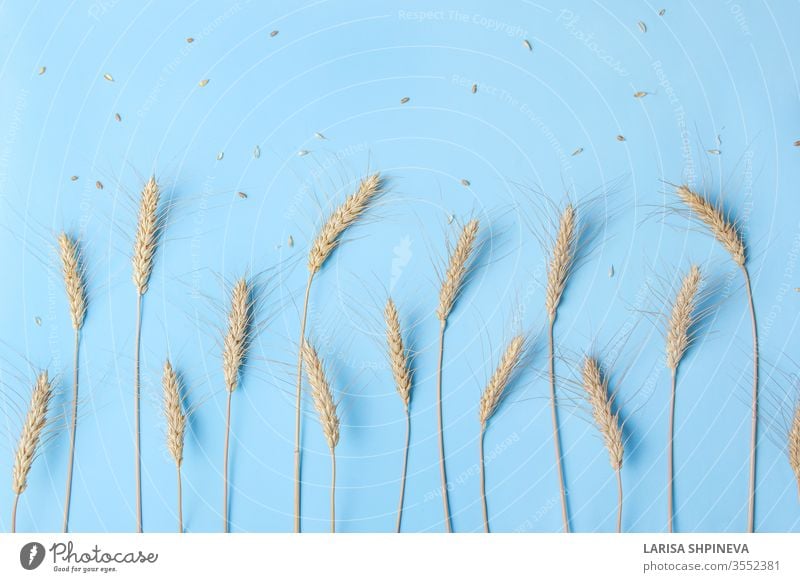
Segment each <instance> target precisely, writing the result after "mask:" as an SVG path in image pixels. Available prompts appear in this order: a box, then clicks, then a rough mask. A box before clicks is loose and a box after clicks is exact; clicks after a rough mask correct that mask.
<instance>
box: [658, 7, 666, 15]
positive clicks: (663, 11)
mask: <svg viewBox="0 0 800 582" xmlns="http://www.w3.org/2000/svg"><path fill="white" fill-rule="evenodd" d="M666 13H667V11H666V9H664V8H662V9H661V10H659V11H658V15H659V16H664V15H665V14H666Z"/></svg>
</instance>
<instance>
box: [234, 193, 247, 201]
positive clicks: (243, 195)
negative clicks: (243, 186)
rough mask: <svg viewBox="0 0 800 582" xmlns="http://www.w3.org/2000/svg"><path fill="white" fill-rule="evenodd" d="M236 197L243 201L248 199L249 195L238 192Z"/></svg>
mask: <svg viewBox="0 0 800 582" xmlns="http://www.w3.org/2000/svg"><path fill="white" fill-rule="evenodd" d="M236 195H237V196H238V197H239V198H241V199H242V200H245V199H246V198H247V194H245V193H244V192H237V193H236Z"/></svg>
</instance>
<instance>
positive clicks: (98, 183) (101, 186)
mask: <svg viewBox="0 0 800 582" xmlns="http://www.w3.org/2000/svg"><path fill="white" fill-rule="evenodd" d="M94 187H95V188H97V189H98V190H102V189H103V183H102V182H101V181H100V180H98V181H97V182H95V183H94Z"/></svg>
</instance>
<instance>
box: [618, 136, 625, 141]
mask: <svg viewBox="0 0 800 582" xmlns="http://www.w3.org/2000/svg"><path fill="white" fill-rule="evenodd" d="M617 141H625V136H624V135H618V136H617Z"/></svg>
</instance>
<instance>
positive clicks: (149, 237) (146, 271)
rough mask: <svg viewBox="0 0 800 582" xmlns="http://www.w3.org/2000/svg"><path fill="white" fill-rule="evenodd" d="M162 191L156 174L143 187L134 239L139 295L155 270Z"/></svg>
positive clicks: (134, 257)
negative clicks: (154, 261) (154, 259)
mask: <svg viewBox="0 0 800 582" xmlns="http://www.w3.org/2000/svg"><path fill="white" fill-rule="evenodd" d="M160 198H161V191H160V189H159V187H158V183H156V179H155V176H151V177H150V179H149V180H148V181H147V183H146V184H145V185H144V188H143V189H142V195H141V199H140V201H139V220H138V222H137V224H136V237H135V239H134V241H133V259H132V261H133V284H134V285H135V286H136V291H137V292H138V293H139V295H144V294H145V293H146V292H147V283H148V281H149V280H150V274H151V273H152V272H153V257H154V256H155V253H156V247H157V246H158V234H159V230H160V228H161V224H160V216H159V208H158V202H159V199H160Z"/></svg>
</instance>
